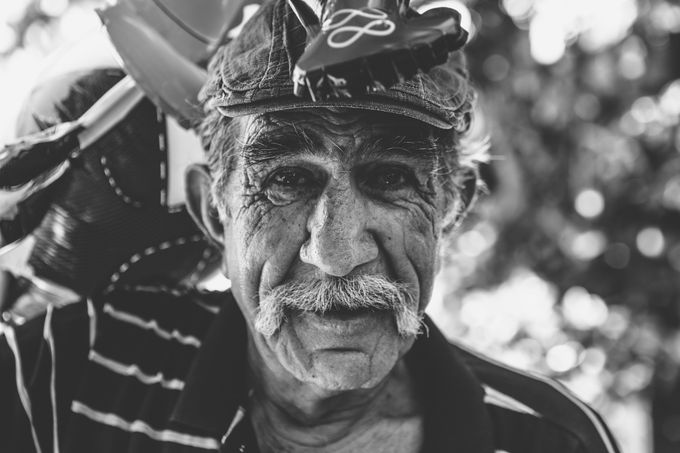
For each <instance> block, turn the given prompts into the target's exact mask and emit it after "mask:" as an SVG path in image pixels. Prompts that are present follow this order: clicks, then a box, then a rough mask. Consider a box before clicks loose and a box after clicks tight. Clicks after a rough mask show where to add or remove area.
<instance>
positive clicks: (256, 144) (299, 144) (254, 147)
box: [241, 124, 319, 165]
mask: <svg viewBox="0 0 680 453" xmlns="http://www.w3.org/2000/svg"><path fill="white" fill-rule="evenodd" d="M318 149H319V146H317V144H316V143H315V141H314V140H313V138H312V137H311V136H310V135H309V134H308V133H306V132H305V131H304V130H302V129H300V128H298V127H296V126H295V125H289V124H285V125H275V126H271V125H264V126H263V127H262V128H260V129H259V131H258V132H257V133H256V134H253V135H252V136H251V137H250V138H249V139H248V140H247V141H246V142H245V143H244V144H243V146H242V148H241V155H242V156H243V158H244V161H245V162H246V164H247V165H255V164H258V163H266V162H268V161H271V160H273V159H280V158H285V157H290V156H294V155H299V154H301V153H303V154H307V153H315V150H318Z"/></svg>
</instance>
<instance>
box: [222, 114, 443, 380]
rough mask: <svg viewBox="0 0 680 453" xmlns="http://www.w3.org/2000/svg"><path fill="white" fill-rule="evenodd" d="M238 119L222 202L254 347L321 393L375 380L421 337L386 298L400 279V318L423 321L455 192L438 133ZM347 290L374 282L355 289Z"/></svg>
mask: <svg viewBox="0 0 680 453" xmlns="http://www.w3.org/2000/svg"><path fill="white" fill-rule="evenodd" d="M236 121H240V124H239V128H240V137H239V140H238V143H239V147H240V149H239V150H240V154H239V157H238V161H237V164H236V168H235V169H234V170H233V171H232V172H231V174H230V175H229V178H228V184H227V188H226V190H225V193H217V194H216V195H215V196H216V197H222V199H221V201H223V202H224V203H223V206H224V209H223V210H222V212H221V216H220V217H221V222H222V226H223V228H224V237H223V242H224V253H225V261H226V266H227V269H228V277H229V278H230V280H231V283H232V291H233V293H234V296H235V297H236V300H237V301H238V303H239V305H240V307H241V310H242V311H243V313H244V316H245V318H246V320H247V322H248V324H249V331H250V334H251V335H250V337H251V347H252V346H255V348H256V350H257V352H258V354H259V356H260V357H261V358H262V360H264V362H265V364H266V365H267V366H268V367H269V368H270V369H273V370H281V372H284V371H283V370H285V372H288V373H291V374H292V375H293V376H295V377H296V378H297V379H299V380H301V381H303V382H308V383H313V384H316V385H318V386H319V387H321V388H325V389H337V390H343V389H356V388H365V387H371V386H374V385H376V384H377V383H378V382H379V381H380V380H382V379H383V378H384V377H385V376H386V375H387V374H388V373H389V371H390V370H391V369H392V368H393V366H394V365H395V363H396V362H397V360H398V359H399V358H401V357H402V356H403V355H404V354H405V353H406V351H407V350H408V349H409V348H410V347H411V345H412V344H413V341H414V339H415V335H413V333H414V332H413V325H412V324H413V323H411V331H405V330H404V329H402V331H401V332H400V331H399V329H398V325H397V324H398V323H397V321H398V320H399V319H401V318H399V317H398V316H395V310H396V309H395V308H393V304H395V303H396V302H394V301H393V300H391V299H390V300H388V301H387V302H386V303H385V304H384V305H380V301H376V300H375V299H376V298H377V299H380V298H389V297H390V296H388V294H392V293H390V291H389V289H390V288H389V285H391V286H392V287H394V288H398V289H399V291H397V293H401V295H402V296H403V297H402V298H401V299H400V300H401V310H402V311H404V307H407V308H408V311H410V312H412V313H418V314H420V313H422V310H424V309H425V306H426V304H427V302H428V300H429V298H430V292H431V287H432V282H433V278H434V274H435V272H436V269H435V268H436V261H437V242H438V238H439V234H440V226H441V220H442V219H441V218H442V214H443V212H442V211H443V199H444V197H443V196H442V194H441V190H440V188H439V185H438V183H437V179H436V177H435V176H434V175H435V173H436V170H437V168H436V162H437V160H436V157H435V150H434V147H433V145H432V141H431V139H430V138H429V137H430V129H429V127H428V126H426V125H424V124H423V123H420V122H418V121H416V120H410V119H405V118H401V117H398V116H394V115H388V114H380V113H369V112H362V111H351V110H346V111H341V112H334V111H329V110H325V109H313V110H301V111H295V112H282V113H274V114H266V115H259V116H248V117H243V118H239V119H237V120H236ZM347 282H350V283H352V282H359V283H361V284H350V285H349V286H351V287H352V290H351V291H349V292H347V291H345V290H346V287H347V285H344V284H343V283H347ZM380 282H383V283H385V284H386V285H387V286H385V287H384V288H383V287H382V286H380ZM395 284H396V285H395ZM329 285H330V286H329ZM376 285H377V286H376ZM319 286H322V287H325V289H326V291H325V292H323V291H322V292H319V291H318V287H319ZM290 288H294V291H292V290H291V291H292V292H291V291H289V289H290ZM329 288H330V289H329ZM277 291H279V292H277ZM340 293H342V295H343V296H342V297H343V299H342V300H327V298H328V297H329V296H330V298H331V299H333V295H334V294H340ZM310 294H311V297H306V296H307V295H310ZM285 297H287V299H286V298H285ZM307 299H311V301H307ZM322 299H323V300H322ZM348 299H352V300H353V302H352V301H349V302H348ZM368 299H370V300H373V301H374V302H375V303H374V305H371V306H368V307H365V306H364V305H363V303H364V301H365V300H368ZM394 299H395V300H396V299H398V298H396V297H395V298H394ZM284 300H285V301H287V302H286V303H285V304H284ZM298 302H299V303H298ZM354 302H356V304H354V305H353V303H354ZM308 303H309V304H317V303H319V304H320V305H319V304H317V305H307V304H308ZM263 304H268V305H267V306H268V307H269V308H270V309H271V308H272V307H274V309H276V308H281V310H279V313H278V317H277V316H273V317H272V316H271V313H269V315H268V317H266V316H265V318H267V319H262V318H263V311H264V308H265V307H264V306H263ZM296 304H297V305H296ZM376 304H377V305H376ZM319 307H325V308H323V309H322V308H319ZM274 311H276V310H274ZM258 313H259V314H258ZM267 320H268V321H269V324H267V326H268V328H267V327H263V325H262V324H263V323H264V324H266V322H265V321H267ZM272 320H273V323H274V324H273V325H272ZM401 321H403V320H401ZM401 321H400V323H399V327H403V326H404V324H408V323H406V322H401ZM258 323H259V324H258ZM256 326H257V327H256Z"/></svg>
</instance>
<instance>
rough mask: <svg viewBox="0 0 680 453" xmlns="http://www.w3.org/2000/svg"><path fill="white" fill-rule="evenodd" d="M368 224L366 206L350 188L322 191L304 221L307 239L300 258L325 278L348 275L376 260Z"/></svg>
mask: <svg viewBox="0 0 680 453" xmlns="http://www.w3.org/2000/svg"><path fill="white" fill-rule="evenodd" d="M368 224H369V212H368V206H366V202H365V201H364V200H362V199H360V198H359V197H358V196H357V195H356V194H355V193H354V190H353V189H352V188H351V187H347V188H342V189H331V190H329V189H327V190H325V191H324V192H323V193H322V194H321V196H320V197H319V198H318V199H317V202H316V206H315V207H314V210H313V211H312V213H311V214H310V217H309V220H308V222H307V229H308V231H309V233H310V237H309V239H308V240H307V242H305V243H304V244H303V246H302V248H301V249H300V259H301V260H302V262H304V263H308V264H312V265H314V266H316V267H317V268H318V269H320V270H321V271H323V272H324V273H326V274H328V275H333V276H335V277H343V276H345V275H347V274H349V273H350V272H352V270H353V269H355V268H356V267H358V266H361V265H362V264H365V263H369V262H371V261H373V260H374V259H376V258H377V257H378V245H377V244H376V242H375V239H374V238H373V236H372V235H371V233H370V231H369V229H368Z"/></svg>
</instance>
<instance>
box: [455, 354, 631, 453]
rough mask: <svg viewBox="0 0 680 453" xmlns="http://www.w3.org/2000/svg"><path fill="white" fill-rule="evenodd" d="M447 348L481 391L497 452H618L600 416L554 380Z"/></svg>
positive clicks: (478, 355) (483, 357)
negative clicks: (493, 430)
mask: <svg viewBox="0 0 680 453" xmlns="http://www.w3.org/2000/svg"><path fill="white" fill-rule="evenodd" d="M452 348H453V349H454V350H455V352H456V353H457V354H458V355H459V357H461V358H462V359H463V361H464V362H465V364H466V365H467V366H468V368H469V369H470V370H471V371H472V372H473V374H474V375H475V376H476V378H477V379H478V380H479V381H480V383H481V385H482V387H483V389H484V392H485V395H484V403H485V406H486V408H487V410H488V412H489V414H490V416H491V418H492V421H493V424H494V429H495V436H496V444H497V451H499V452H507V453H516V452H522V453H528V452H537V453H538V452H544V451H551V452H570V453H572V452H573V453H619V451H620V450H619V448H618V446H617V443H616V440H615V439H614V437H613V436H612V434H611V432H610V430H609V428H608V427H607V426H606V424H605V423H604V421H603V420H602V418H601V416H600V415H599V414H598V413H597V412H596V411H595V410H593V409H592V408H591V407H590V406H588V405H587V404H586V403H584V402H583V401H581V400H579V399H578V398H577V397H576V396H574V395H573V393H571V392H570V391H569V390H568V389H567V388H566V387H565V386H564V385H562V384H561V383H559V382H558V381H556V380H554V379H550V378H548V377H545V376H542V375H540V374H538V373H532V372H528V371H523V370H519V369H515V368H513V367H510V366H508V365H505V364H502V363H500V362H498V361H495V360H493V359H491V358H489V357H486V356H485V355H483V354H481V353H479V352H476V351H474V350H472V349H470V348H467V347H465V346H462V345H460V344H456V343H454V344H452Z"/></svg>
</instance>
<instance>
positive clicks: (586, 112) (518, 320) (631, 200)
mask: <svg viewBox="0 0 680 453" xmlns="http://www.w3.org/2000/svg"><path fill="white" fill-rule="evenodd" d="M467 6H468V8H469V10H470V15H471V19H472V24H473V27H472V28H473V38H472V39H471V42H470V44H469V46H468V55H469V62H470V70H471V73H472V79H473V80H474V81H475V82H476V83H477V84H478V87H479V89H480V106H479V108H480V112H479V113H480V115H478V118H480V121H479V122H478V124H477V128H476V130H473V133H475V134H482V133H483V131H487V132H488V133H489V135H490V150H491V154H492V160H491V161H490V163H489V164H488V165H487V166H485V168H484V169H483V176H484V179H485V182H486V184H487V186H488V189H489V195H488V196H487V197H485V198H483V199H482V200H481V202H480V204H479V206H478V209H477V213H476V214H475V215H474V216H473V217H471V218H469V219H468V221H467V223H466V225H465V226H464V228H463V230H462V231H461V233H460V234H459V235H458V236H457V237H455V238H453V239H452V243H451V247H450V248H449V249H450V251H451V253H450V254H448V255H447V257H446V264H447V266H448V272H447V274H446V275H447V279H446V282H447V284H446V285H445V286H446V289H444V290H443V291H444V296H443V297H442V298H443V300H444V304H445V308H446V310H444V311H443V313H444V314H443V317H444V318H447V314H448V318H447V319H448V320H447V321H445V323H444V324H445V325H447V326H448V330H447V332H448V333H449V334H450V335H451V336H456V337H459V338H460V337H462V338H464V340H465V341H467V342H469V343H471V344H473V345H475V346H477V347H480V348H482V349H483V350H485V351H488V352H490V353H491V354H492V355H495V356H496V357H499V358H500V359H502V360H505V361H507V362H510V363H513V364H515V365H518V366H520V367H523V368H530V369H534V370H539V371H542V372H545V373H548V374H550V375H553V376H555V377H558V378H559V379H561V380H562V381H563V382H565V383H566V384H567V385H568V386H569V387H570V388H571V389H572V390H574V391H576V392H577V393H578V394H579V395H580V396H581V397H583V398H585V399H586V400H588V401H590V402H591V403H593V404H594V405H596V406H597V407H598V408H600V410H601V411H602V412H603V413H604V414H605V416H606V418H607V419H608V420H609V422H610V424H612V425H613V427H614V428H615V431H616V432H617V434H618V436H619V438H620V439H621V440H622V444H624V446H625V450H624V451H626V452H631V453H632V452H646V451H649V443H650V439H646V438H645V436H647V435H648V433H647V431H646V428H647V427H646V426H645V423H647V421H648V413H649V411H650V409H649V408H648V407H646V405H649V403H648V402H649V401H650V400H651V401H654V402H657V401H665V400H667V399H668V398H669V397H675V400H676V401H677V400H678V397H679V396H680V392H678V390H677V389H676V387H678V384H677V374H678V363H680V341H679V337H678V333H677V332H678V327H679V324H680V128H679V127H678V124H679V119H680V59H679V58H678V56H680V5H678V4H676V3H671V2H667V1H663V0H639V1H637V2H636V1H634V0H599V1H585V0H579V1H573V2H563V1H557V0H503V1H500V2H490V1H481V0H480V1H471V2H468V4H467ZM652 384H654V385H652ZM673 392H675V393H676V394H673ZM665 405H666V406H667V407H666V410H661V411H657V410H655V411H654V414H655V420H654V425H655V430H656V433H655V436H654V443H655V448H654V451H656V452H657V453H659V452H666V451H668V452H670V451H674V452H677V451H680V443H679V441H680V434H679V430H678V427H680V417H678V416H677V414H678V413H680V403H676V404H675V406H677V407H670V406H673V404H668V402H666V404H665ZM657 406H658V405H657ZM636 411H637V412H636Z"/></svg>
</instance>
